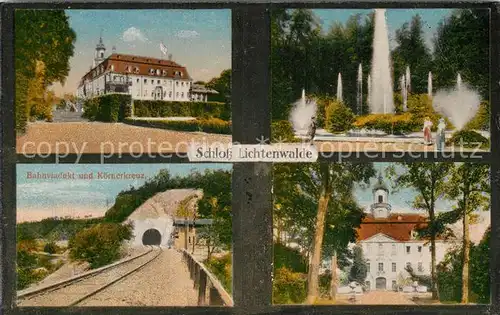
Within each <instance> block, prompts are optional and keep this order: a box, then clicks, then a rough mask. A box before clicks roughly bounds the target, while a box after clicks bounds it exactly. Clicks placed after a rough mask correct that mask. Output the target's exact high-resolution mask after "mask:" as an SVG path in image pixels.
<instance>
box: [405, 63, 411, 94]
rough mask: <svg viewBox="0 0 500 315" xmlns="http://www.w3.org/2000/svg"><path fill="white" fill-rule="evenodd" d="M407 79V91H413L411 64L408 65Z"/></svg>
mask: <svg viewBox="0 0 500 315" xmlns="http://www.w3.org/2000/svg"><path fill="white" fill-rule="evenodd" d="M405 81H406V93H408V92H411V73H410V66H406V74H405Z"/></svg>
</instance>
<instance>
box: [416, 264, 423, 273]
mask: <svg viewBox="0 0 500 315" xmlns="http://www.w3.org/2000/svg"><path fill="white" fill-rule="evenodd" d="M417 270H418V271H419V272H422V271H424V267H423V266H422V263H421V262H419V263H418V267H417Z"/></svg>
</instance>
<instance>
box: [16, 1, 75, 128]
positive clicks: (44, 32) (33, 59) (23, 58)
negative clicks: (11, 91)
mask: <svg viewBox="0 0 500 315" xmlns="http://www.w3.org/2000/svg"><path fill="white" fill-rule="evenodd" d="M15 21H16V33H15V38H14V47H15V51H14V56H15V61H14V62H15V69H16V78H15V80H16V82H15V84H16V100H15V106H16V130H17V131H20V132H23V131H24V130H25V128H26V123H27V121H28V120H30V119H31V118H30V109H29V107H28V103H27V101H28V98H29V97H30V95H29V94H28V92H29V86H30V82H31V81H32V80H34V79H35V77H36V65H37V62H42V63H43V64H44V66H45V72H44V74H43V82H42V85H41V86H40V89H42V90H46V88H47V87H48V86H49V85H51V84H53V83H55V82H61V83H64V80H65V78H66V76H67V75H68V73H69V59H70V58H71V57H72V56H73V52H74V43H75V40H76V34H75V32H74V31H73V30H72V29H71V27H70V24H69V18H68V16H67V15H66V13H65V12H64V10H28V9H26V10H16V11H15Z"/></svg>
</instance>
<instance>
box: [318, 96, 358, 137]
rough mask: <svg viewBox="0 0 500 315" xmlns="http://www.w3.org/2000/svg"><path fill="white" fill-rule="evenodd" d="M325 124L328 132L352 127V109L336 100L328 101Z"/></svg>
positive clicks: (341, 130)
mask: <svg viewBox="0 0 500 315" xmlns="http://www.w3.org/2000/svg"><path fill="white" fill-rule="evenodd" d="M325 116H326V117H325V126H326V129H327V130H328V131H330V132H344V131H347V130H349V129H351V128H352V124H353V122H354V114H353V112H352V110H351V109H350V108H349V107H347V106H345V105H344V104H343V103H341V102H338V101H330V102H329V103H328V105H327V106H326V115H325Z"/></svg>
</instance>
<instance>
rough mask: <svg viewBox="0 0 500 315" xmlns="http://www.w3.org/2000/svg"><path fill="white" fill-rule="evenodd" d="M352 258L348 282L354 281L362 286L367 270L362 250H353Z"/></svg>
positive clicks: (356, 247) (359, 248) (355, 248)
mask: <svg viewBox="0 0 500 315" xmlns="http://www.w3.org/2000/svg"><path fill="white" fill-rule="evenodd" d="M353 253H354V258H353V262H352V267H351V270H350V271H349V281H355V282H357V283H359V284H361V285H364V283H365V279H366V275H367V274H368V269H367V266H366V260H365V259H364V257H363V249H362V248H361V247H359V246H355V247H354V248H353Z"/></svg>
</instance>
